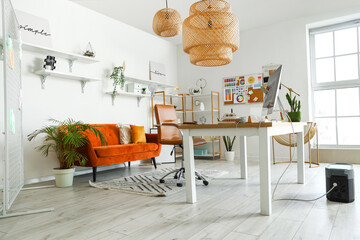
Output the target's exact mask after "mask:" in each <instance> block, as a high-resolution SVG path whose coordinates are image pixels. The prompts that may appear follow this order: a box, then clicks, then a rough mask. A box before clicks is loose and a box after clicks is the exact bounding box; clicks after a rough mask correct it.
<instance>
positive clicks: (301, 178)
mask: <svg viewBox="0 0 360 240" xmlns="http://www.w3.org/2000/svg"><path fill="white" fill-rule="evenodd" d="M296 138H297V139H296V141H297V170H298V171H297V175H298V183H305V163H304V162H305V161H304V132H299V133H297V134H296Z"/></svg>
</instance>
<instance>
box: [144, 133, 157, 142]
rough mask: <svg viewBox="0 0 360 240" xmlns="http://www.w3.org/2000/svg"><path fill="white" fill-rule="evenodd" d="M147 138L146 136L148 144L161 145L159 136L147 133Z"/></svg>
mask: <svg viewBox="0 0 360 240" xmlns="http://www.w3.org/2000/svg"><path fill="white" fill-rule="evenodd" d="M145 136H146V142H148V143H159V139H158V135H157V134H156V133H155V134H150V133H145Z"/></svg>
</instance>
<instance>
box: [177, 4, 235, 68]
mask: <svg viewBox="0 0 360 240" xmlns="http://www.w3.org/2000/svg"><path fill="white" fill-rule="evenodd" d="M183 48H184V52H186V53H188V54H189V55H190V62H191V63H192V64H194V65H197V66H206V67H215V66H221V65H226V64H229V63H230V62H231V61H232V53H233V52H235V51H236V50H238V48H239V20H238V18H237V17H236V16H235V15H234V14H232V13H231V9H230V4H229V3H227V2H226V1H224V0H203V1H199V2H196V3H194V4H193V5H192V6H191V7H190V16H189V17H188V18H186V19H185V21H184V23H183Z"/></svg>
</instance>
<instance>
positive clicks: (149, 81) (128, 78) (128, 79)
mask: <svg viewBox="0 0 360 240" xmlns="http://www.w3.org/2000/svg"><path fill="white" fill-rule="evenodd" d="M125 81H127V82H136V83H143V84H151V83H155V84H157V85H158V87H162V88H170V87H175V85H172V84H169V83H163V82H156V81H152V80H145V79H138V78H132V77H125Z"/></svg>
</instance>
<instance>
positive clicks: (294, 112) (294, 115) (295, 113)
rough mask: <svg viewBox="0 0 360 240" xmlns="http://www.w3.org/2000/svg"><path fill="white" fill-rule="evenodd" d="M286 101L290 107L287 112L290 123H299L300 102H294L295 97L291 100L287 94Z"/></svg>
mask: <svg viewBox="0 0 360 240" xmlns="http://www.w3.org/2000/svg"><path fill="white" fill-rule="evenodd" d="M286 99H287V101H288V103H289V105H290V109H291V111H290V112H288V115H289V118H290V120H291V121H292V122H300V121H301V112H300V109H301V102H300V100H296V96H294V98H291V96H290V95H289V94H288V93H287V94H286Z"/></svg>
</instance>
